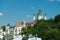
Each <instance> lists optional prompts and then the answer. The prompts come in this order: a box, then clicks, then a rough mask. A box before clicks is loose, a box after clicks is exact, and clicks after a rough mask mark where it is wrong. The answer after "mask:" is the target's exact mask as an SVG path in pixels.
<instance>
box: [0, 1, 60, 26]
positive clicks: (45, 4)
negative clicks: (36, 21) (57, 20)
mask: <svg viewBox="0 0 60 40" xmlns="http://www.w3.org/2000/svg"><path fill="white" fill-rule="evenodd" d="M39 9H41V10H42V13H43V14H45V13H46V14H47V17H48V19H49V18H53V17H54V16H56V15H57V14H60V0H0V26H1V25H7V24H8V23H9V24H11V25H15V23H16V22H19V21H22V20H26V21H27V22H31V21H32V16H33V14H34V13H36V14H37V12H38V10H39ZM27 16H29V17H27Z"/></svg>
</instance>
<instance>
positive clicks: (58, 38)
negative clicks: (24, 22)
mask: <svg viewBox="0 0 60 40" xmlns="http://www.w3.org/2000/svg"><path fill="white" fill-rule="evenodd" d="M22 34H25V35H27V36H28V35H29V34H32V35H34V36H35V35H36V34H37V35H38V36H37V37H40V38H42V40H60V15H57V16H55V18H54V19H49V20H43V19H42V20H38V21H37V22H36V25H34V27H31V26H30V27H28V28H27V29H23V32H22Z"/></svg>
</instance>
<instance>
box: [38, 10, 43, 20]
mask: <svg viewBox="0 0 60 40" xmlns="http://www.w3.org/2000/svg"><path fill="white" fill-rule="evenodd" d="M37 19H38V20H41V19H43V16H42V12H41V10H39V12H38V14H37Z"/></svg>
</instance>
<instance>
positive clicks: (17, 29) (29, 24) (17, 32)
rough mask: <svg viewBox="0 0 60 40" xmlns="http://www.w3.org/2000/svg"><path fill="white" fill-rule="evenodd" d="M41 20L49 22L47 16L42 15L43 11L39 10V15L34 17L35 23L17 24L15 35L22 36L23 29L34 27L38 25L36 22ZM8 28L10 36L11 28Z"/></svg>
mask: <svg viewBox="0 0 60 40" xmlns="http://www.w3.org/2000/svg"><path fill="white" fill-rule="evenodd" d="M41 19H44V20H47V16H46V14H45V15H42V11H41V10H39V11H38V13H37V14H34V15H33V22H29V23H27V22H26V21H25V20H23V21H21V22H17V23H16V25H15V27H14V28H13V34H20V33H21V32H22V28H27V27H30V26H31V27H33V26H34V25H35V24H36V21H37V20H41ZM6 28H7V32H8V34H10V33H11V32H10V28H9V27H6Z"/></svg>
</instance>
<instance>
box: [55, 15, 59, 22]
mask: <svg viewBox="0 0 60 40" xmlns="http://www.w3.org/2000/svg"><path fill="white" fill-rule="evenodd" d="M54 21H55V23H58V22H60V15H57V16H55V19H54Z"/></svg>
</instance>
